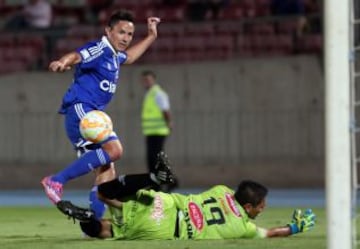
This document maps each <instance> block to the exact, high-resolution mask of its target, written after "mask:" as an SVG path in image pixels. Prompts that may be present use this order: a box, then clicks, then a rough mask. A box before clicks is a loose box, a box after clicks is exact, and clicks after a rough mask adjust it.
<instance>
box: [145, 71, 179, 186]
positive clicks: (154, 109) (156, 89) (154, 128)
mask: <svg viewBox="0 0 360 249" xmlns="http://www.w3.org/2000/svg"><path fill="white" fill-rule="evenodd" d="M141 83H142V85H143V86H144V88H145V89H146V94H145V96H144V100H143V104H142V111H141V124H142V132H143V135H144V136H145V144H146V162H147V167H148V171H149V172H154V168H155V165H156V156H157V154H158V153H159V152H160V151H163V150H164V144H165V140H166V138H167V137H168V136H169V135H170V132H171V130H172V117H171V112H170V101H169V96H168V94H167V93H166V92H165V91H164V90H163V89H162V88H161V86H160V85H159V84H158V83H157V82H156V74H155V73H154V72H153V71H150V70H145V71H143V72H142V74H141ZM168 187H170V186H168ZM165 188H166V187H163V188H162V190H164V191H166V192H167V191H169V190H166V189H165Z"/></svg>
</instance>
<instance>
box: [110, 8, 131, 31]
mask: <svg viewBox="0 0 360 249" xmlns="http://www.w3.org/2000/svg"><path fill="white" fill-rule="evenodd" d="M119 21H128V22H133V16H132V14H131V13H130V12H128V11H126V10H118V11H116V12H114V13H113V14H112V15H111V16H110V18H109V20H108V23H107V26H108V27H110V28H112V27H114V25H115V24H117V23H118V22H119Z"/></svg>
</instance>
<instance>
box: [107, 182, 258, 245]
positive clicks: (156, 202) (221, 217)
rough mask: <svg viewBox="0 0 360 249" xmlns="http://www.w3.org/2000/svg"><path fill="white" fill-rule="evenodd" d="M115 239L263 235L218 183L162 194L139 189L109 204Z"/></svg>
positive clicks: (209, 237)
mask: <svg viewBox="0 0 360 249" xmlns="http://www.w3.org/2000/svg"><path fill="white" fill-rule="evenodd" d="M110 212H111V214H112V220H113V226H112V228H113V234H114V238H116V239H144V240H150V239H236V238H255V237H264V230H263V229H258V228H257V227H256V226H255V224H254V223H252V222H250V221H249V218H248V216H247V214H246V213H245V211H244V209H243V208H242V207H241V206H240V204H238V203H237V201H236V200H235V199H234V191H233V190H231V189H230V188H228V187H226V186H223V185H218V186H215V187H213V188H211V189H210V190H208V191H205V192H203V193H200V194H195V195H181V194H165V193H161V192H155V191H153V190H139V191H138V192H137V195H136V198H132V199H131V200H129V201H127V202H124V205H123V207H122V210H119V209H114V208H111V209H110Z"/></svg>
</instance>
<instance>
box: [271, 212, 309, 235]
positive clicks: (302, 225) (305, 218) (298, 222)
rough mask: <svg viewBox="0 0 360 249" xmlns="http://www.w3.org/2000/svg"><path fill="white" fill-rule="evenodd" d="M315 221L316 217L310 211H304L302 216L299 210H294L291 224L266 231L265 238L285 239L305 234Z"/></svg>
mask: <svg viewBox="0 0 360 249" xmlns="http://www.w3.org/2000/svg"><path fill="white" fill-rule="evenodd" d="M315 219H316V215H315V214H314V213H313V211H312V210H311V209H307V210H305V212H304V213H303V214H302V212H301V210H300V209H296V210H294V213H293V216H292V220H291V222H290V223H289V224H288V225H287V226H284V227H276V228H271V229H268V230H267V231H266V237H267V238H272V237H286V236H289V235H293V234H297V233H303V232H307V231H309V230H311V229H312V228H313V227H314V226H315Z"/></svg>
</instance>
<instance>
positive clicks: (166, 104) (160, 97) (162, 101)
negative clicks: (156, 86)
mask: <svg viewBox="0 0 360 249" xmlns="http://www.w3.org/2000/svg"><path fill="white" fill-rule="evenodd" d="M155 101H156V104H157V105H158V106H159V108H160V109H161V110H162V111H169V110H170V101H169V97H168V95H167V94H166V93H165V92H163V91H160V92H158V93H157V94H156V96H155Z"/></svg>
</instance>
